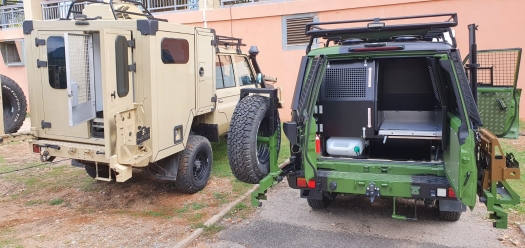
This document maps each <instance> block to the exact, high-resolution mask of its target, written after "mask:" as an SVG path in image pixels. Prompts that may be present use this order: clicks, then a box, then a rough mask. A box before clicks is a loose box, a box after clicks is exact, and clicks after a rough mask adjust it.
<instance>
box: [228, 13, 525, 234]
mask: <svg viewBox="0 0 525 248" xmlns="http://www.w3.org/2000/svg"><path fill="white" fill-rule="evenodd" d="M421 19H425V20H431V22H426V23H417V22H415V21H417V20H421ZM439 19H445V21H441V20H439ZM403 21H414V22H415V23H414V22H411V23H408V24H406V23H402V22H403ZM385 22H388V24H387V23H385ZM363 23H366V25H364V24H363ZM390 23H393V24H390ZM457 24H458V22H457V14H455V13H447V14H434V15H422V16H408V17H395V18H374V19H365V20H351V21H335V22H319V23H310V24H307V25H306V35H307V36H310V44H309V45H308V48H307V51H306V52H307V55H306V56H304V57H303V58H302V60H301V64H300V69H299V75H298V79H297V84H296V87H295V93H294V97H293V102H292V113H291V114H292V116H291V121H289V122H285V123H284V124H283V131H284V133H285V135H286V136H287V137H288V140H289V141H290V146H291V148H290V151H286V152H287V153H288V152H290V158H289V160H288V161H287V162H286V163H284V164H283V165H281V166H278V165H277V154H278V152H279V144H280V136H279V135H280V127H279V122H278V120H279V119H278V114H277V110H276V109H275V107H276V106H277V104H276V102H277V99H276V98H274V96H275V95H276V92H274V91H272V90H271V89H253V90H245V91H243V92H242V93H241V98H242V99H241V101H240V102H239V104H238V106H237V108H236V110H235V112H234V115H233V117H232V122H231V126H230V134H229V143H228V149H229V150H228V151H229V158H230V166H231V168H232V171H233V173H234V174H235V176H236V177H237V178H238V179H239V180H241V181H243V182H247V183H259V184H260V188H259V190H258V191H256V192H254V194H253V195H252V203H253V204H254V205H258V204H260V202H259V200H260V199H266V197H265V195H264V194H265V193H266V190H267V189H268V188H269V187H271V186H272V185H274V184H275V183H277V182H279V181H281V180H282V179H283V177H286V178H287V181H288V184H289V186H290V187H292V188H294V189H299V190H300V196H301V197H302V198H306V199H307V201H308V204H309V205H310V206H311V207H312V208H313V209H322V208H326V207H327V206H328V205H329V204H330V202H331V201H333V200H334V199H335V198H336V196H337V195H338V194H355V195H364V196H366V197H369V198H370V201H372V202H373V201H374V199H376V198H377V197H392V198H393V202H394V206H393V214H392V217H394V218H398V219H407V218H416V216H415V215H414V216H408V217H407V216H400V215H398V214H397V213H396V210H395V209H396V208H395V207H396V198H406V199H413V200H414V201H423V202H424V203H425V205H427V206H436V207H437V209H439V211H440V217H441V218H442V219H443V220H447V221H457V220H458V219H459V218H460V216H461V213H462V212H464V211H466V207H467V206H468V207H470V208H471V209H472V208H473V207H474V206H475V205H476V200H477V197H478V196H479V200H480V202H483V203H484V204H486V206H487V209H488V211H491V212H494V213H493V214H492V215H491V217H492V218H494V219H497V221H496V222H495V223H494V226H495V227H498V228H506V227H507V213H506V212H505V210H504V209H503V208H502V206H501V205H502V204H519V202H520V200H519V196H518V195H517V194H516V193H515V192H514V191H513V190H512V188H511V187H510V186H509V184H508V182H507V180H509V179H519V177H520V170H519V164H518V162H517V161H516V160H515V159H514V156H513V155H512V154H505V153H504V152H503V150H502V148H501V146H500V144H499V143H498V137H513V138H516V137H517V136H518V120H519V118H518V113H519V111H518V104H519V97H520V93H521V90H520V89H517V88H516V83H517V78H518V68H519V63H520V58H521V49H505V50H491V51H477V49H476V43H475V30H476V26H475V25H474V24H472V25H469V29H470V55H469V56H467V58H468V59H467V60H465V61H464V62H462V59H461V56H460V54H459V51H458V50H457V48H456V40H455V37H454V35H453V32H452V29H451V28H452V27H456V26H457ZM331 27H334V28H331ZM317 39H320V40H321V42H324V47H321V48H317V49H311V47H312V44H313V43H314V41H315V40H317ZM467 61H468V63H467ZM469 80H470V83H469ZM253 93H257V94H253ZM261 106H263V107H261ZM247 117H249V118H247ZM258 127H260V128H258ZM254 141H256V142H254ZM254 151H257V152H254ZM267 154H269V156H268V155H267ZM266 158H270V161H271V163H270V166H269V167H268V166H266V164H264V163H262V161H265V160H264V159H266ZM414 208H417V204H415V205H414Z"/></svg>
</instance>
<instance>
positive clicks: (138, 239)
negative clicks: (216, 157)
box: [0, 143, 238, 247]
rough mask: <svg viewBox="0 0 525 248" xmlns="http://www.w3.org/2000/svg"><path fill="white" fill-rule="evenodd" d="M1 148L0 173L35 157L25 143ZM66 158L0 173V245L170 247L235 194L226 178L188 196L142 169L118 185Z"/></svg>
mask: <svg viewBox="0 0 525 248" xmlns="http://www.w3.org/2000/svg"><path fill="white" fill-rule="evenodd" d="M0 154H1V155H2V156H3V157H4V160H3V161H2V164H3V166H5V167H6V168H9V169H5V170H3V171H8V170H11V169H10V168H11V167H13V168H15V169H18V168H24V167H27V166H29V165H31V164H38V163H39V162H35V161H37V160H38V156H37V155H36V154H33V153H31V152H30V150H29V147H28V145H27V144H26V143H21V144H12V145H6V146H0ZM69 163H70V162H69V161H64V162H61V163H59V164H58V165H52V166H42V167H36V168H33V169H28V170H21V171H17V172H13V173H9V174H2V175H0V208H1V209H2V211H0V246H2V247H10V246H12V247H14V246H19V245H21V246H27V247H65V246H81V247H92V246H104V247H107V246H133V247H139V246H155V247H157V246H161V247H171V246H174V245H175V244H176V243H177V241H178V240H179V239H181V238H183V237H185V236H186V235H188V234H189V233H190V232H191V231H193V230H194V227H195V226H196V225H198V224H199V223H203V222H205V221H206V220H207V219H209V218H210V217H211V216H213V215H214V214H216V213H218V212H219V211H220V209H221V207H223V206H225V204H227V203H229V202H231V201H232V200H234V199H235V198H236V197H237V196H238V195H237V194H236V193H234V191H233V187H232V182H231V179H229V178H211V179H210V181H209V182H208V185H207V186H206V188H205V189H204V190H202V191H201V192H198V193H196V194H192V195H187V194H182V193H179V192H177V191H176V189H175V188H174V187H173V186H172V183H171V182H167V181H161V180H158V179H155V178H152V177H151V176H149V175H148V174H147V173H143V172H141V171H140V170H134V171H133V177H132V178H131V179H130V180H128V181H126V182H124V183H116V182H102V181H95V180H94V179H91V178H89V176H88V175H87V174H86V173H85V172H84V169H83V168H77V167H73V166H71V165H69ZM46 173H47V174H46ZM49 173H55V174H57V173H60V174H59V175H56V177H48V178H46V177H45V176H44V175H51V174H49ZM55 174H53V175H55ZM40 175H42V176H40ZM13 178H14V179H13Z"/></svg>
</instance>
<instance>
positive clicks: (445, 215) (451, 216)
mask: <svg viewBox="0 0 525 248" xmlns="http://www.w3.org/2000/svg"><path fill="white" fill-rule="evenodd" d="M461 213H462V212H453V211H439V218H440V219H441V220H444V221H458V220H459V218H460V217H461Z"/></svg>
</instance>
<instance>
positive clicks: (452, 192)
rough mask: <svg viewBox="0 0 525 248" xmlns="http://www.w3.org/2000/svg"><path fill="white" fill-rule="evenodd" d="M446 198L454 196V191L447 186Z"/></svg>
mask: <svg viewBox="0 0 525 248" xmlns="http://www.w3.org/2000/svg"><path fill="white" fill-rule="evenodd" d="M448 198H456V193H455V192H454V190H453V189H452V188H451V187H449V188H448Z"/></svg>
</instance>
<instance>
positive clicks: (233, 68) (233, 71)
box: [215, 54, 239, 90]
mask: <svg viewBox="0 0 525 248" xmlns="http://www.w3.org/2000/svg"><path fill="white" fill-rule="evenodd" d="M221 56H224V57H230V58H231V62H230V66H231V68H232V74H233V85H232V86H228V87H226V86H225V80H224V71H223V70H222V69H223V66H219V67H220V71H221V77H222V86H223V87H222V88H217V85H218V82H215V89H216V90H222V89H230V88H234V87H237V86H238V85H239V84H238V83H237V74H236V71H235V66H234V64H233V56H232V55H231V54H217V59H218V61H219V63H221V60H220V57H221ZM215 73H217V69H216V72H215ZM215 77H217V76H215Z"/></svg>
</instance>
